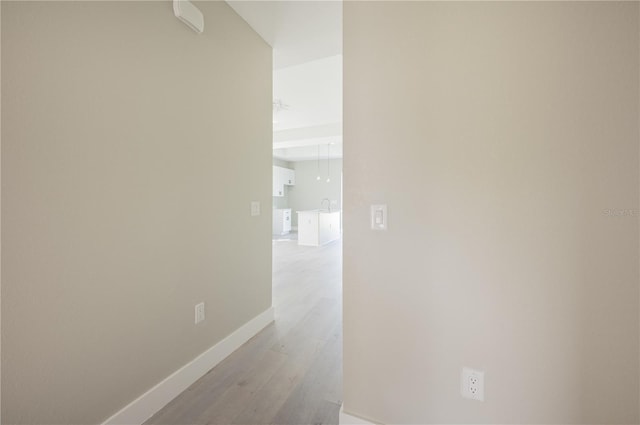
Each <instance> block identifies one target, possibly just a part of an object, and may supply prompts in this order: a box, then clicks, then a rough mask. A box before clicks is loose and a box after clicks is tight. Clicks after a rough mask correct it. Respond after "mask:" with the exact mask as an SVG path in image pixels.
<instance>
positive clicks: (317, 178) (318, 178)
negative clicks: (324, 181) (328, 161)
mask: <svg viewBox="0 0 640 425" xmlns="http://www.w3.org/2000/svg"><path fill="white" fill-rule="evenodd" d="M316 180H318V181H320V145H318V177H316Z"/></svg>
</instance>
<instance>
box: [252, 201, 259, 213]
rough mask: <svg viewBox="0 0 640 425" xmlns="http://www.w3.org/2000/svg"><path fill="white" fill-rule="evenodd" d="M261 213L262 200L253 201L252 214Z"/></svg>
mask: <svg viewBox="0 0 640 425" xmlns="http://www.w3.org/2000/svg"><path fill="white" fill-rule="evenodd" d="M258 215H260V201H251V216H252V217H255V216H258Z"/></svg>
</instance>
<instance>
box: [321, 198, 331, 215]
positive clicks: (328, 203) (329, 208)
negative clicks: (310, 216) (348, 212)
mask: <svg viewBox="0 0 640 425" xmlns="http://www.w3.org/2000/svg"><path fill="white" fill-rule="evenodd" d="M324 201H327V211H329V212H331V201H330V200H329V198H324V199H323V200H322V201H320V209H322V204H324Z"/></svg>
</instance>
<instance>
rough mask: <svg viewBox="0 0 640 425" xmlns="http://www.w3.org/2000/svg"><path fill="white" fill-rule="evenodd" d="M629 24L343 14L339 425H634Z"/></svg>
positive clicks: (632, 41) (361, 9) (633, 73)
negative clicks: (379, 212)
mask: <svg viewBox="0 0 640 425" xmlns="http://www.w3.org/2000/svg"><path fill="white" fill-rule="evenodd" d="M638 6H639V4H638V3H637V2H627V3H624V2H604V3H599V2H513V3H509V2H471V3H463V2H460V3H458V2H451V3H434V2H406V3H402V2H345V4H344V93H345V120H344V136H345V142H344V149H345V166H344V167H345V183H344V184H345V186H344V188H345V195H344V199H345V208H344V210H345V211H344V219H345V225H344V227H345V236H344V253H345V255H344V362H345V363H344V408H345V411H346V412H347V413H351V414H354V415H358V416H361V417H364V418H368V419H370V420H374V421H379V422H382V423H554V424H560V423H574V424H585V423H608V424H614V423H628V424H629V423H638V422H639V420H640V418H639V417H638V414H639V413H638V396H639V394H638V380H639V370H638V357H639V349H638V335H639V329H638V327H639V324H638V313H639V312H638V300H639V297H638V295H639V294H638V283H639V273H638V254H639V252H638V211H639V210H638V208H639V203H638V202H639V195H638V178H639V172H638V171H639V170H638V168H639V167H638V163H639V160H638V154H639V152H638V140H639V134H638V115H639V112H640V111H639V107H638V103H639V102H638V100H639V98H638V75H639V69H638V56H639V54H638V51H639V41H638V32H639V30H640V27H639V24H638V19H639V18H638V17H639V10H638ZM378 202H380V203H387V204H388V211H389V230H388V231H386V232H374V231H371V230H370V229H369V205H370V204H372V203H378ZM462 366H469V367H473V368H476V369H480V370H483V371H485V373H486V376H485V379H486V388H485V390H486V401H485V402H484V403H481V402H476V401H470V400H465V399H462V398H461V396H460V394H459V386H460V384H459V379H460V378H459V374H460V368H461V367H462Z"/></svg>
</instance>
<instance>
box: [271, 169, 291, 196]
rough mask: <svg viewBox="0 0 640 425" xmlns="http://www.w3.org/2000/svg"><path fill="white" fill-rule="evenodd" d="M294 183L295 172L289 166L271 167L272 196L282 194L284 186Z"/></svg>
mask: <svg viewBox="0 0 640 425" xmlns="http://www.w3.org/2000/svg"><path fill="white" fill-rule="evenodd" d="M295 183H296V172H295V170H291V169H289V168H284V167H277V166H274V167H273V196H284V187H285V185H286V186H293V185H294V184H295Z"/></svg>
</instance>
